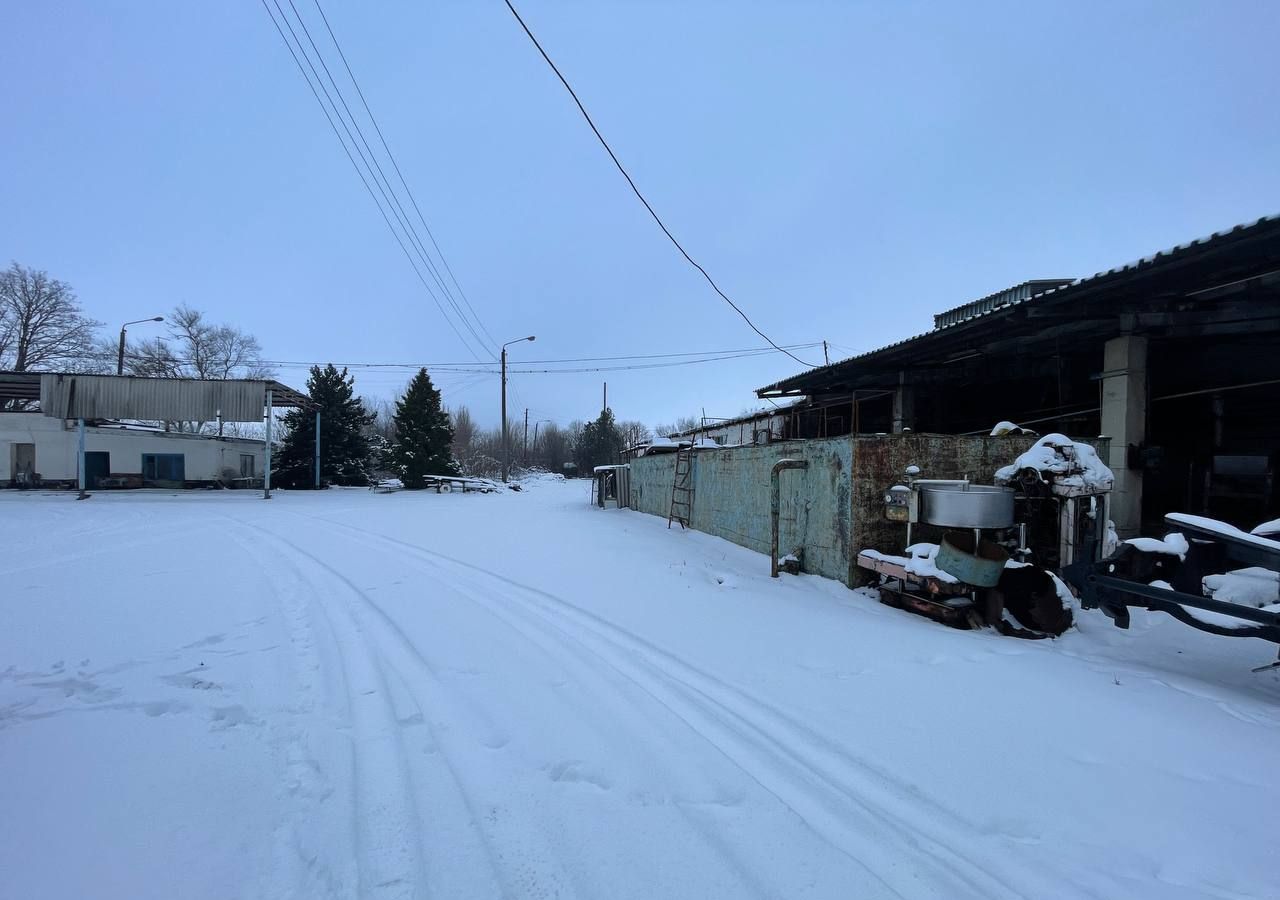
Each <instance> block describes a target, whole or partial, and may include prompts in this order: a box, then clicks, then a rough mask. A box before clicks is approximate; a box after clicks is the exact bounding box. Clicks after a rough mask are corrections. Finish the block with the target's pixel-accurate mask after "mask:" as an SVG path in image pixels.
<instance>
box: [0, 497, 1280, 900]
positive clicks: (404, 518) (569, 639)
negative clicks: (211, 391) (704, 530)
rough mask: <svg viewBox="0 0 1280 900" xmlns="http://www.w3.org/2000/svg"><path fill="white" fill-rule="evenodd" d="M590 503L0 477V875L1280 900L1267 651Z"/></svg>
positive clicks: (283, 893) (161, 882)
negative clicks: (78, 487) (1019, 609)
mask: <svg viewBox="0 0 1280 900" xmlns="http://www.w3.org/2000/svg"><path fill="white" fill-rule="evenodd" d="M587 496H588V485H587V483H586V482H577V483H540V484H536V485H534V486H532V487H531V489H529V490H527V491H525V492H523V493H510V494H502V495H481V494H465V495H464V494H461V493H453V494H443V495H437V494H435V493H409V492H401V493H396V494H374V493H370V492H367V491H330V492H326V493H322V494H308V493H280V494H278V495H277V497H276V498H275V499H273V500H271V501H270V502H264V501H262V500H260V499H256V498H255V497H254V496H253V495H251V494H249V493H209V494H205V493H192V494H182V495H170V494H163V493H120V494H99V495H97V496H95V497H94V498H93V499H92V500H89V501H87V502H81V503H77V502H76V501H75V500H74V499H72V498H71V497H70V496H68V495H60V496H45V495H39V494H17V493H13V492H3V493H0V522H2V523H3V527H4V532H3V533H4V544H3V546H4V548H5V553H4V555H3V560H2V561H0V574H2V576H3V577H0V773H2V774H0V896H3V897H6V898H9V897H12V898H23V900H26V898H82V897H95V898H114V897H129V898H135V897H156V898H161V897H163V898H172V897H184V898H195V897H208V898H226V897H298V898H324V897H372V898H383V897H438V898H451V900H452V898H472V897H474V898H489V897H580V898H597V897H599V898H605V897H607V898H626V897H634V898H657V897H664V898H668V897H669V898H686V897H687V898H709V897H730V898H737V897H778V898H793V897H824V898H881V897H903V898H1005V897H1029V898H1048V897H1097V898H1103V897H1105V898H1111V897H1126V898H1127V897H1151V898H1191V897H1214V898H1226V897H1231V898H1239V897H1276V896H1277V894H1278V888H1277V884H1278V882H1277V874H1276V859H1277V850H1276V826H1277V824H1280V813H1277V810H1280V778H1277V771H1276V769H1277V765H1278V764H1280V677H1278V676H1277V674H1276V673H1274V672H1272V673H1265V674H1261V675H1254V674H1251V673H1250V672H1249V671H1248V669H1249V667H1250V666H1256V665H1259V664H1262V663H1265V662H1268V661H1270V660H1271V659H1272V658H1273V655H1274V654H1273V648H1272V647H1271V646H1270V645H1267V644H1264V643H1262V642H1260V641H1256V640H1252V639H1249V640H1243V639H1236V640H1232V639H1225V638H1215V637H1211V636H1209V635H1206V634H1202V633H1200V632H1196V631H1194V630H1192V629H1190V628H1187V627H1185V626H1183V625H1181V624H1179V623H1177V622H1175V621H1173V620H1172V619H1169V618H1167V617H1163V616H1159V615H1147V614H1143V613H1141V612H1140V611H1139V612H1136V613H1135V624H1134V628H1133V630H1132V631H1130V632H1123V631H1120V630H1118V629H1115V628H1113V627H1112V626H1111V624H1110V622H1109V620H1107V619H1105V618H1103V617H1102V616H1101V615H1100V614H1097V613H1079V614H1078V622H1079V624H1078V627H1077V628H1076V629H1073V630H1072V631H1071V632H1069V633H1068V634H1067V635H1066V636H1065V637H1064V638H1062V639H1060V640H1057V641H1043V642H1028V641H1018V640H1014V639H1010V638H1004V637H998V636H996V635H994V634H991V633H973V632H958V631H952V630H949V629H947V628H944V627H942V626H940V625H937V624H934V623H932V622H929V621H926V620H924V619H920V618H917V617H914V616H911V615H909V614H907V613H904V612H901V611H897V610H893V609H889V608H888V607H884V606H881V605H879V604H878V603H876V602H875V601H874V599H872V598H871V597H870V596H868V595H867V594H865V593H862V592H853V591H849V590H847V589H846V588H844V587H842V586H841V585H839V584H835V583H833V582H829V581H824V580H822V579H818V578H813V577H799V578H794V577H783V578H782V579H779V580H776V581H774V580H771V579H770V578H769V577H768V569H769V567H768V561H767V559H765V558H763V557H761V556H759V555H757V554H754V553H751V552H750V551H747V550H745V549H742V548H740V547H737V546H734V545H731V544H728V543H726V542H724V541H721V540H718V539H715V538H712V537H709V536H707V535H703V534H697V533H694V532H680V531H678V530H677V531H669V530H667V528H666V522H665V521H663V520H661V519H657V518H653V517H649V516H644V515H641V514H638V513H633V512H630V511H615V510H609V511H603V510H598V509H595V508H592V507H589V506H588V504H587Z"/></svg>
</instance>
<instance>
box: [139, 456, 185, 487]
mask: <svg viewBox="0 0 1280 900" xmlns="http://www.w3.org/2000/svg"><path fill="white" fill-rule="evenodd" d="M186 476H187V466H186V459H185V457H184V456H183V455H182V454H181V453H144V454H142V480H143V481H144V482H146V481H171V482H182V481H185V480H186Z"/></svg>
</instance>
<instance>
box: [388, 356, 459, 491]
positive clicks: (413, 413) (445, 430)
mask: <svg viewBox="0 0 1280 900" xmlns="http://www.w3.org/2000/svg"><path fill="white" fill-rule="evenodd" d="M394 422H395V428H396V436H395V441H394V442H393V443H392V445H391V453H390V458H391V468H392V470H393V471H394V472H395V473H396V474H397V475H398V476H399V478H400V480H401V481H403V482H404V486H405V487H407V488H421V487H425V486H426V477H427V476H428V475H457V474H458V472H459V470H458V465H457V463H455V462H454V460H453V423H452V422H450V421H449V414H448V413H447V412H445V410H444V409H443V408H442V407H441V406H440V392H439V391H438V390H436V388H435V386H434V385H433V384H432V383H431V376H430V375H428V374H427V370H426V369H419V370H418V374H417V375H414V376H413V380H412V381H410V382H409V386H408V387H407V388H405V392H404V396H403V397H401V398H400V399H399V400H398V401H396V414H395V419H394Z"/></svg>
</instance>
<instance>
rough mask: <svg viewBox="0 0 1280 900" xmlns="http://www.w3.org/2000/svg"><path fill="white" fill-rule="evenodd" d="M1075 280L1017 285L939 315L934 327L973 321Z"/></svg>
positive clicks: (1025, 282)
mask: <svg viewBox="0 0 1280 900" xmlns="http://www.w3.org/2000/svg"><path fill="white" fill-rule="evenodd" d="M1074 280H1075V279H1074V278H1038V279H1036V280H1034V281H1024V282H1022V284H1015V285H1014V286H1013V287H1011V288H1005V289H1004V290H1003V291H996V292H995V293H994V294H988V295H987V296H985V297H980V298H979V299H977V300H970V301H969V302H968V303H962V304H961V305H960V306H957V307H955V308H953V309H948V310H946V311H945V312H940V313H938V314H937V315H935V316H934V317H933V327H934V328H946V327H947V326H948V325H951V324H953V323H955V322H963V321H965V320H966V319H972V318H973V317H974V316H978V315H982V314H983V313H988V312H991V310H993V309H998V308H999V307H1001V306H1008V305H1009V304H1011V303H1021V302H1022V301H1023V300H1028V299H1030V298H1031V297H1034V296H1035V295H1036V294H1040V293H1043V292H1044V291H1047V290H1050V289H1052V288H1060V287H1064V286H1066V285H1068V284H1071V282H1073V281H1074Z"/></svg>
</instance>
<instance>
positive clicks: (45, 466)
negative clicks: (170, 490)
mask: <svg viewBox="0 0 1280 900" xmlns="http://www.w3.org/2000/svg"><path fill="white" fill-rule="evenodd" d="M79 440H80V439H79V434H78V431H77V429H76V426H75V423H67V422H64V421H63V420H62V419H53V418H49V417H48V416H44V415H42V414H40V413H0V484H7V483H8V481H9V480H10V478H11V477H12V468H11V467H12V460H13V452H14V451H13V445H14V444H34V445H35V448H36V472H37V474H39V475H40V477H41V478H42V479H43V480H44V481H65V482H74V481H76V480H77V478H78V449H79ZM263 449H264V448H263V444H262V442H261V441H249V440H242V439H238V438H226V439H218V438H210V437H202V436H198V435H184V434H177V433H165V432H147V431H126V430H123V429H117V428H94V427H88V428H86V429H85V450H86V451H87V452H107V453H110V454H111V467H110V468H111V474H113V475H141V474H142V455H143V454H144V453H181V454H182V455H183V457H184V465H185V470H186V472H185V474H186V480H187V481H215V480H217V479H218V478H219V477H221V473H222V471H223V469H231V470H233V471H235V472H237V473H238V472H239V471H240V455H241V454H242V453H244V454H251V455H252V456H253V458H254V472H255V474H256V475H257V476H259V477H261V475H262V470H263Z"/></svg>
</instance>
